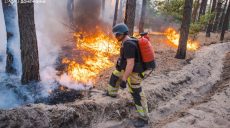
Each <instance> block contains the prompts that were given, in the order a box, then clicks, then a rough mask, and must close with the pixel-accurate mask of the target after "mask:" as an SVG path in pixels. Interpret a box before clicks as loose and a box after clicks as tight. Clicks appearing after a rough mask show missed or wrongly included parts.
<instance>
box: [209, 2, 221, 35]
mask: <svg viewBox="0 0 230 128" xmlns="http://www.w3.org/2000/svg"><path fill="white" fill-rule="evenodd" d="M222 2H223V0H218V3H217V6H216V16H215V21H214V24H213V29H212V31H213V32H216V30H217V27H218V23H219V21H220V14H221V6H222Z"/></svg>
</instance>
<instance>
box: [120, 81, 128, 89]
mask: <svg viewBox="0 0 230 128" xmlns="http://www.w3.org/2000/svg"><path fill="white" fill-rule="evenodd" d="M126 83H127V82H126V81H124V80H122V81H121V84H120V87H121V88H122V89H125V88H126Z"/></svg>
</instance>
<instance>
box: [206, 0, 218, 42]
mask: <svg viewBox="0 0 230 128" xmlns="http://www.w3.org/2000/svg"><path fill="white" fill-rule="evenodd" d="M215 8H216V0H213V1H212V8H211V13H214V11H215ZM213 21H214V18H211V19H210V21H209V23H208V27H207V30H206V37H210V36H211V31H212V27H213Z"/></svg>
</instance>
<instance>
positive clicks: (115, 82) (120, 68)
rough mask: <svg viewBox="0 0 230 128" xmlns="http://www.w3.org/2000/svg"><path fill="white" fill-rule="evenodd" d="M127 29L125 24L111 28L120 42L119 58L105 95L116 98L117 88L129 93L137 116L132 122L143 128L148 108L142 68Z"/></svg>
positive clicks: (135, 45)
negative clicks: (126, 89)
mask: <svg viewBox="0 0 230 128" xmlns="http://www.w3.org/2000/svg"><path fill="white" fill-rule="evenodd" d="M128 31H129V30H128V27H127V26H126V25H125V24H123V23H122V24H117V25H116V26H114V27H113V33H114V35H115V37H116V39H117V40H118V41H119V42H121V49H120V57H119V59H118V61H117V65H116V70H115V71H113V73H112V75H111V77H110V81H109V84H108V90H107V95H109V96H111V97H116V96H117V93H118V90H119V88H122V89H124V88H126V86H128V90H129V92H130V93H131V95H132V97H133V100H134V103H135V107H136V109H137V112H138V114H139V117H138V119H137V120H136V121H135V122H134V125H135V126H136V127H144V126H145V125H146V124H148V107H147V100H146V97H145V94H144V92H143V91H142V87H141V85H140V84H141V81H142V78H143V77H142V76H143V71H144V70H143V68H142V66H141V62H140V52H139V50H138V46H137V43H135V41H137V40H135V39H133V38H131V37H130V36H129V35H128Z"/></svg>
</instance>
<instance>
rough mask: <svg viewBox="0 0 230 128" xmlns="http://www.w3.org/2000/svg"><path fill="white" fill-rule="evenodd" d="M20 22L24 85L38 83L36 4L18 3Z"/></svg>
mask: <svg viewBox="0 0 230 128" xmlns="http://www.w3.org/2000/svg"><path fill="white" fill-rule="evenodd" d="M18 22H19V31H20V43H21V59H22V78H21V82H22V84H27V83H29V82H38V81H39V80H40V75H39V58H38V46H37V37H36V31H35V24H34V4H33V3H25V4H20V3H18Z"/></svg>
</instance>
